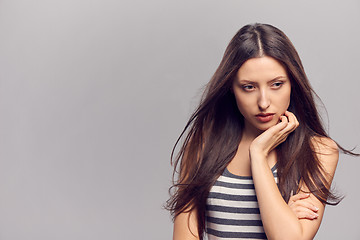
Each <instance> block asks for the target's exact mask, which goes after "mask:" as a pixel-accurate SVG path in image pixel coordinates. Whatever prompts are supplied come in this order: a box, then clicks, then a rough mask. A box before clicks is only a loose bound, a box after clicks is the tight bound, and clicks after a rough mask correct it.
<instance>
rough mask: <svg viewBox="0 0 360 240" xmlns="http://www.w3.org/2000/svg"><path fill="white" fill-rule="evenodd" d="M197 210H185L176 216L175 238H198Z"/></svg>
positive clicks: (194, 239) (188, 239) (183, 239)
mask: <svg viewBox="0 0 360 240" xmlns="http://www.w3.org/2000/svg"><path fill="white" fill-rule="evenodd" d="M198 236H199V235H198V229H197V217H196V211H195V210H192V211H190V212H189V211H187V212H186V211H185V212H182V213H180V214H179V215H178V216H176V218H175V221H174V233H173V240H198V239H199V237H198Z"/></svg>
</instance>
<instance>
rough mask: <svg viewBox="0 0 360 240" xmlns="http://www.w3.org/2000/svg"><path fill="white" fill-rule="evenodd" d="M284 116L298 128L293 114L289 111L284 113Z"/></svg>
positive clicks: (297, 122)
mask: <svg viewBox="0 0 360 240" xmlns="http://www.w3.org/2000/svg"><path fill="white" fill-rule="evenodd" d="M285 116H287V117H288V119H289V122H291V123H294V124H295V126H296V127H298V126H299V121H298V120H297V118H296V116H295V114H293V113H292V112H290V111H286V112H285ZM296 127H295V128H296Z"/></svg>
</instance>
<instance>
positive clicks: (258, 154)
mask: <svg viewBox="0 0 360 240" xmlns="http://www.w3.org/2000/svg"><path fill="white" fill-rule="evenodd" d="M249 155H250V160H251V161H262V160H263V161H266V159H267V157H268V151H266V150H264V149H261V148H258V147H256V146H250V149H249Z"/></svg>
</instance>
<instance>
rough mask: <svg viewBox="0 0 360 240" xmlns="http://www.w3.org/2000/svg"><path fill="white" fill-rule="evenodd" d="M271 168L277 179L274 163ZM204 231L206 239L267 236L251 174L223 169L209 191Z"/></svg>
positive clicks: (259, 237) (219, 239) (247, 239)
mask: <svg viewBox="0 0 360 240" xmlns="http://www.w3.org/2000/svg"><path fill="white" fill-rule="evenodd" d="M271 171H272V172H273V175H274V179H275V182H278V180H277V169H276V165H275V166H274V167H273V168H272V169H271ZM206 232H207V237H208V239H209V240H221V239H246V240H250V239H267V238H266V234H265V232H264V228H263V225H262V222H261V217H260V210H259V205H258V202H257V198H256V194H255V187H254V182H253V179H252V177H251V176H246V177H245V176H238V175H234V174H232V173H230V172H229V170H228V169H227V168H225V171H224V173H223V174H222V175H221V176H220V177H219V178H218V179H217V180H216V182H215V184H214V186H213V187H212V188H211V190H210V192H209V196H208V199H207V203H206Z"/></svg>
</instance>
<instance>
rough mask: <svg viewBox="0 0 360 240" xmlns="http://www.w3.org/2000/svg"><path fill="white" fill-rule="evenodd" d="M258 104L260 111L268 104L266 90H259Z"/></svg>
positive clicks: (268, 99)
mask: <svg viewBox="0 0 360 240" xmlns="http://www.w3.org/2000/svg"><path fill="white" fill-rule="evenodd" d="M258 106H259V109H260V110H261V111H264V110H266V109H267V108H268V107H269V106H270V98H269V96H268V94H267V93H266V91H260V95H259V99H258Z"/></svg>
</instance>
